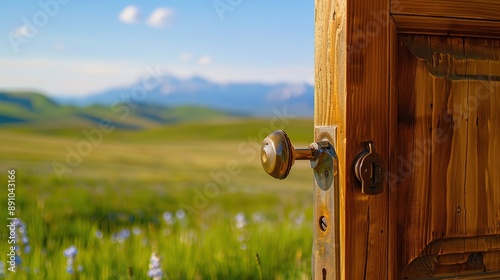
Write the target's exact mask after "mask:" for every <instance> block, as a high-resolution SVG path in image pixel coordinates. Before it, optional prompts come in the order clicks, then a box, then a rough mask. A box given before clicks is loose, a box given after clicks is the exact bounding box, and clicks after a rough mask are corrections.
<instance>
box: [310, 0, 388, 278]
mask: <svg viewBox="0 0 500 280" xmlns="http://www.w3.org/2000/svg"><path fill="white" fill-rule="evenodd" d="M388 11H389V1H388V0H374V1H361V0H337V1H331V0H316V20H315V23H316V25H315V40H316V42H315V63H316V64H315V116H314V119H315V120H314V122H315V125H316V126H330V125H336V126H338V130H337V147H336V150H337V153H338V157H339V174H340V187H341V189H340V195H341V198H342V199H341V205H340V209H341V213H340V216H341V217H340V222H341V247H342V248H341V250H342V253H341V254H342V262H341V266H342V279H386V278H387V275H388V271H387V269H388V234H389V233H388V197H389V192H388V191H387V189H388V185H387V184H386V185H385V186H384V188H385V189H386V191H385V192H384V193H382V194H380V195H376V196H367V195H363V194H362V193H361V191H360V185H359V183H358V182H357V179H356V178H355V177H354V172H353V164H354V159H355V157H356V156H357V155H358V153H360V152H361V151H362V150H363V146H362V142H363V141H367V140H372V141H374V143H375V147H376V149H377V152H378V153H379V154H381V155H382V157H383V158H386V159H388V154H389V149H388V144H389V128H388V125H389V115H388V114H387V112H389V89H388V82H389V64H388V63H387V61H388V58H389V55H388V53H389V13H388Z"/></svg>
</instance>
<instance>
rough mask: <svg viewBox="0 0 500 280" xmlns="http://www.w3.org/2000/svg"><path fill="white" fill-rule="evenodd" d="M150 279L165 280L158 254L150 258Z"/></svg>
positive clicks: (154, 253) (153, 254)
mask: <svg viewBox="0 0 500 280" xmlns="http://www.w3.org/2000/svg"><path fill="white" fill-rule="evenodd" d="M148 277H149V278H151V279H153V280H160V279H163V271H162V269H161V263H160V257H159V256H158V254H157V253H156V252H153V253H152V254H151V258H149V270H148Z"/></svg>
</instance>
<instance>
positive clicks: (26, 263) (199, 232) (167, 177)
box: [0, 113, 313, 279]
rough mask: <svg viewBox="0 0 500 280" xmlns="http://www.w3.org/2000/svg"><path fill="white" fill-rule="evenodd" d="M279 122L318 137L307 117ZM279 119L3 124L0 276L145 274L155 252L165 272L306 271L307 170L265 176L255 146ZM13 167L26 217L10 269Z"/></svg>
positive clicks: (245, 275)
mask: <svg viewBox="0 0 500 280" xmlns="http://www.w3.org/2000/svg"><path fill="white" fill-rule="evenodd" d="M54 118H59V117H58V115H57V114H56V113H54ZM277 124H278V125H279V126H280V128H283V129H285V130H286V131H287V132H288V134H289V135H290V138H291V139H293V141H294V145H296V146H302V145H308V144H309V143H310V142H311V140H312V139H313V129H312V128H313V125H312V120H305V119H298V118H295V119H290V120H289V121H286V122H278V123H277ZM274 126H275V124H273V123H270V119H248V118H239V117H225V116H221V117H217V118H211V119H209V120H206V121H196V122H193V121H191V122H178V123H172V124H168V125H161V126H147V127H145V128H142V129H119V128H115V129H114V130H113V131H108V132H103V131H101V130H100V132H99V133H97V132H96V130H97V129H99V126H98V125H97V124H90V125H89V124H82V125H81V126H78V125H71V126H56V125H50V120H49V121H47V122H45V123H44V124H43V125H28V124H22V125H4V126H2V127H0V180H1V181H2V184H1V185H2V186H3V187H2V191H1V192H0V195H1V198H0V201H1V204H0V205H1V209H0V220H1V221H4V225H3V226H2V231H1V234H2V242H1V243H0V260H1V261H2V263H3V264H4V265H3V269H2V276H0V278H2V277H3V278H5V279H150V277H149V276H148V270H149V269H150V258H151V256H152V254H153V253H155V254H156V255H157V256H159V260H160V262H159V265H160V266H161V271H162V273H163V278H162V279H310V278H311V267H310V260H311V248H312V172H311V170H310V168H309V164H308V163H307V162H297V163H296V164H295V166H294V168H293V170H292V172H291V174H290V176H289V178H287V179H286V180H283V181H278V180H275V179H273V178H271V177H270V176H268V175H267V174H265V173H264V171H263V170H262V167H261V165H260V143H261V141H262V140H263V138H264V137H265V136H266V135H267V133H269V132H271V130H272V129H274V128H275V127H274ZM88 135H90V136H88ZM8 170H15V172H16V173H15V176H16V178H15V184H16V188H15V217H17V218H19V219H21V220H22V221H23V222H24V223H25V225H26V226H25V227H24V229H23V230H21V231H23V232H24V233H19V229H16V232H18V233H17V234H18V238H19V240H18V245H19V248H17V249H18V250H17V251H18V253H17V254H18V261H19V260H20V263H17V264H16V272H15V273H14V272H10V271H9V270H8V268H9V263H8V260H9V259H8V258H9V256H8V254H9V252H10V245H9V244H8V243H7V239H8V236H9V231H8V228H7V224H8V221H7V218H8V210H7V207H8V206H7V197H8V190H7V187H6V185H7V181H8ZM24 235H25V236H26V237H27V239H28V240H25V241H27V242H24V243H23V242H22V240H21V239H22V238H21V237H22V236H24ZM28 246H29V247H28ZM70 246H74V247H75V248H76V249H77V253H76V255H74V257H70V258H68V257H66V256H65V254H64V251H65V249H67V248H69V247H70ZM27 247H28V248H27ZM68 270H70V271H71V272H72V273H69V272H68ZM158 279H160V278H158Z"/></svg>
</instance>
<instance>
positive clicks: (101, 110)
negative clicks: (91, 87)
mask: <svg viewBox="0 0 500 280" xmlns="http://www.w3.org/2000/svg"><path fill="white" fill-rule="evenodd" d="M238 116H239V115H237V114H232V113H226V112H222V111H218V110H214V109H210V108H205V107H196V106H179V107H166V106H159V105H153V104H144V103H134V104H127V103H118V104H114V105H113V106H103V105H89V106H85V107H77V106H72V105H60V104H58V103H56V102H54V101H53V100H51V99H50V98H48V97H46V96H44V95H42V94H39V93H30V92H0V125H2V126H16V127H17V126H25V127H26V126H27V127H31V128H35V129H40V130H44V131H48V130H50V129H51V128H61V127H68V128H73V129H75V128H79V127H89V126H90V127H96V126H98V125H99V124H100V123H101V121H102V120H107V121H111V122H112V123H113V124H114V126H115V127H116V128H118V129H126V130H140V129H144V128H149V127H157V126H163V125H167V124H172V123H179V122H187V121H200V120H215V119H227V118H234V117H238Z"/></svg>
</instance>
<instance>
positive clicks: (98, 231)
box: [95, 230, 103, 239]
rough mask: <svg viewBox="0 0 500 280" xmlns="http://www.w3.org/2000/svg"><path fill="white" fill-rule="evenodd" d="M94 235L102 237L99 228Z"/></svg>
mask: <svg viewBox="0 0 500 280" xmlns="http://www.w3.org/2000/svg"><path fill="white" fill-rule="evenodd" d="M95 237H97V238H99V239H102V237H103V234H102V231H100V230H96V231H95Z"/></svg>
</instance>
